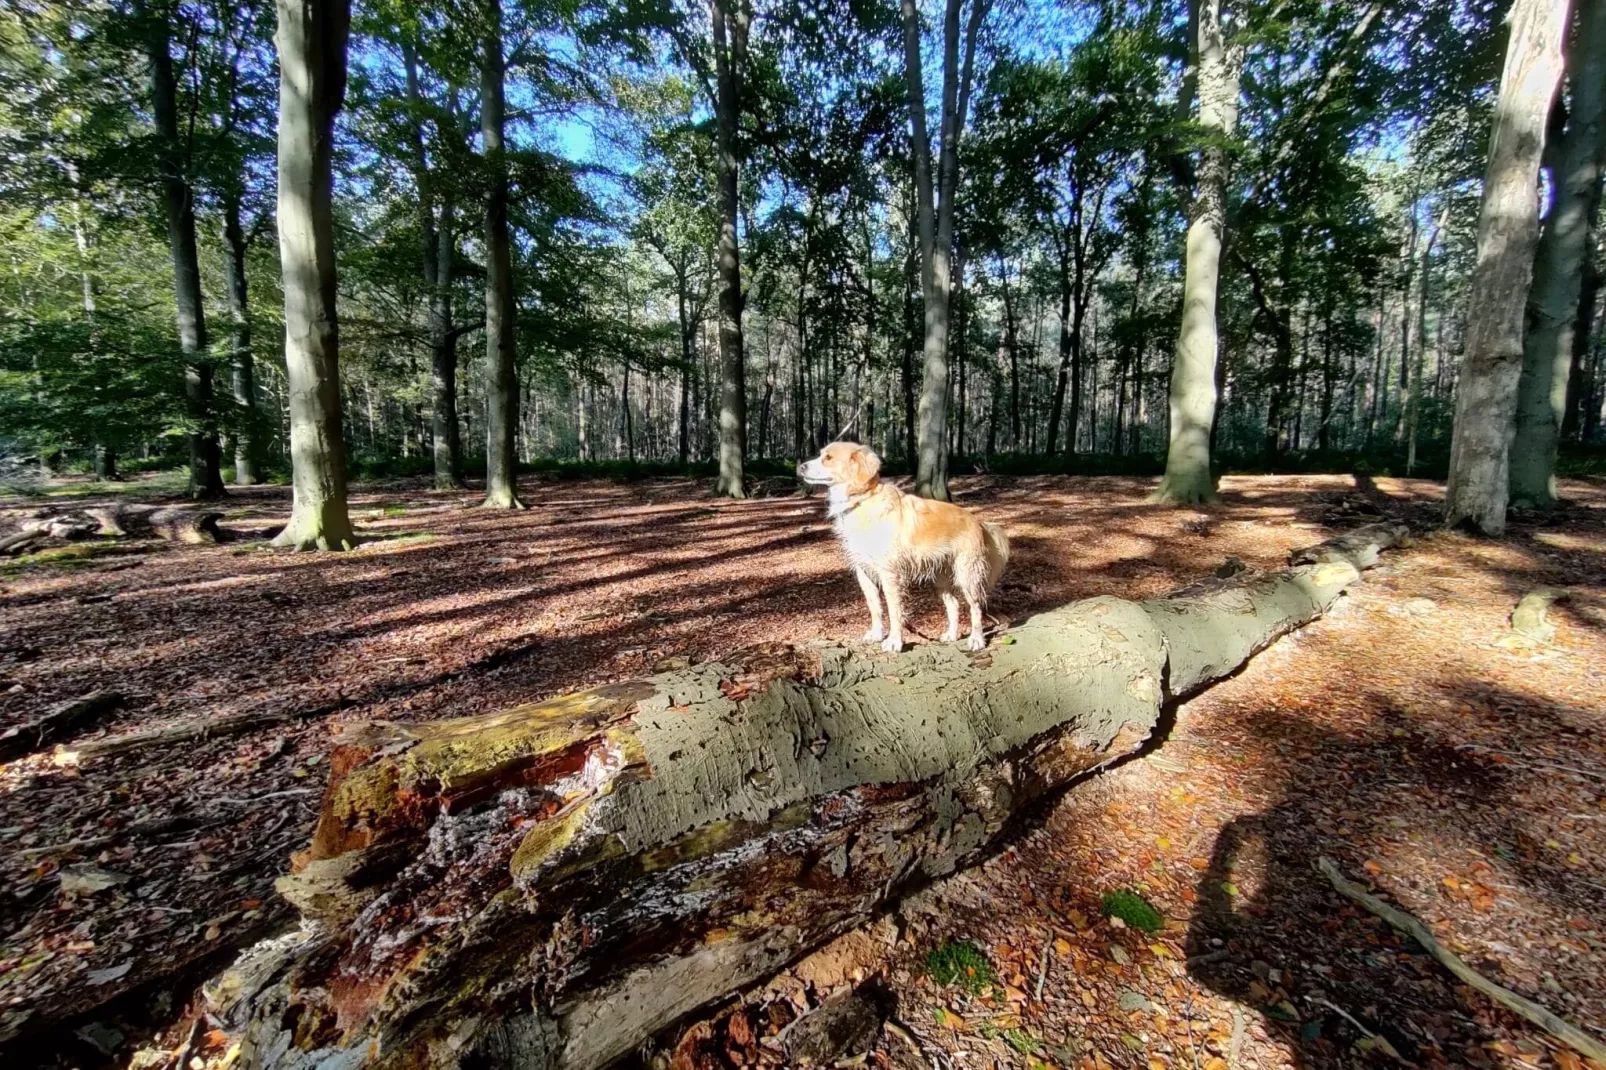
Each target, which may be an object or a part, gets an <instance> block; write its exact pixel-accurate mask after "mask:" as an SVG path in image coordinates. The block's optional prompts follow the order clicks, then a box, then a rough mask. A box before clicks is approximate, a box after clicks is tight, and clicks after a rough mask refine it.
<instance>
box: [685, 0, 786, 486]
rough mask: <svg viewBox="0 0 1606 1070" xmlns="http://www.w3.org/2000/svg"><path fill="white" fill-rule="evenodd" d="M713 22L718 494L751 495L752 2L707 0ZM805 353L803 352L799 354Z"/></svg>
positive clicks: (746, 0) (742, 0)
mask: <svg viewBox="0 0 1606 1070" xmlns="http://www.w3.org/2000/svg"><path fill="white" fill-rule="evenodd" d="M708 13H709V16H710V18H711V19H712V20H713V33H714V66H715V71H716V77H717V80H718V85H717V89H716V100H715V106H714V113H715V125H716V127H717V128H718V130H717V133H718V143H719V144H718V151H719V206H720V220H719V248H718V256H719V352H720V394H719V476H718V478H717V480H716V482H715V485H714V491H715V493H716V494H722V495H724V496H726V497H729V498H743V497H746V496H747V492H746V490H744V489H743V487H742V467H743V464H744V463H745V460H746V457H747V365H746V361H745V358H744V355H743V353H742V258H741V246H740V245H739V243H738V241H737V234H736V224H737V220H738V219H739V218H740V216H741V190H740V186H739V184H738V177H739V175H738V166H739V150H740V146H739V145H738V139H739V137H740V123H741V114H742V77H743V75H744V73H745V71H746V67H747V29H748V24H749V22H750V21H751V19H752V11H751V9H750V8H749V7H748V0H709V4H708ZM800 355H801V354H800Z"/></svg>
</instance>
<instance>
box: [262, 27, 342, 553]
mask: <svg viewBox="0 0 1606 1070" xmlns="http://www.w3.org/2000/svg"><path fill="white" fill-rule="evenodd" d="M276 6H277V10H278V14H279V25H278V29H277V31H276V32H275V33H274V35H273V41H274V45H275V46H276V47H277V48H278V52H279V206H278V207H279V217H278V220H279V260H280V263H281V265H282V268H283V273H284V363H285V371H286V374H287V377H288V381H289V406H290V459H291V471H292V477H291V478H292V486H293V488H294V502H293V505H292V507H291V513H290V522H289V523H288V524H287V525H285V528H284V530H283V531H282V532H280V533H279V535H278V537H277V538H275V539H274V543H275V544H276V545H279V546H291V547H294V548H296V549H298V550H304V549H312V548H314V547H316V548H317V549H319V550H346V549H350V548H351V547H352V545H353V544H354V543H355V541H356V536H355V535H354V534H353V532H352V529H351V519H350V517H349V516H348V515H347V512H346V445H345V439H344V437H343V432H342V427H341V413H340V330H339V318H338V315H337V313H336V299H335V228H334V213H333V210H332V209H333V205H332V200H333V194H334V191H333V180H334V175H333V158H334V131H335V116H336V115H337V114H338V113H339V111H340V106H341V104H342V102H343V101H344V100H345V95H346V44H347V38H348V34H349V31H350V27H351V4H350V0H277V5H276Z"/></svg>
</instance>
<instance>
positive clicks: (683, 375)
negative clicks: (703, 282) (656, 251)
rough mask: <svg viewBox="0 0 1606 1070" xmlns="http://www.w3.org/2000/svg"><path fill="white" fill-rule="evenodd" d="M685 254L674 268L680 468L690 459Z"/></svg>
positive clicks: (689, 332) (689, 350)
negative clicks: (677, 332)
mask: <svg viewBox="0 0 1606 1070" xmlns="http://www.w3.org/2000/svg"><path fill="white" fill-rule="evenodd" d="M686 255H687V254H684V253H683V254H681V261H680V263H679V264H678V265H677V266H676V268H675V315H676V318H677V322H678V323H679V324H680V414H679V421H678V422H679V441H678V443H677V445H678V449H679V455H680V466H681V467H682V468H684V467H686V465H687V464H689V463H690V461H691V365H692V324H691V317H690V315H689V314H688V313H687V309H686V298H687V293H686V290H687V287H688V286H689V285H690V281H689V280H688V279H687V274H688V268H687V265H686Z"/></svg>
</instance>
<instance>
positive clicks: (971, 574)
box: [948, 560, 987, 650]
mask: <svg viewBox="0 0 1606 1070" xmlns="http://www.w3.org/2000/svg"><path fill="white" fill-rule="evenodd" d="M954 579H955V580H957V581H958V586H959V590H960V591H961V592H962V593H963V594H964V596H965V601H966V602H968V603H969V604H970V639H969V640H968V641H967V642H966V643H965V646H966V648H967V649H970V650H982V649H985V648H986V646H987V638H986V636H984V635H983V634H982V613H981V607H982V606H983V605H985V604H986V602H987V562H986V561H985V560H983V561H976V562H968V561H964V560H961V561H960V562H959V564H958V566H957V567H956V568H955V569H954ZM958 609H959V606H958V602H957V600H956V601H955V603H954V605H953V607H952V608H950V609H949V611H948V620H949V626H948V630H949V631H951V632H953V638H954V639H958V638H959V622H958Z"/></svg>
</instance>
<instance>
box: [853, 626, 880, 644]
mask: <svg viewBox="0 0 1606 1070" xmlns="http://www.w3.org/2000/svg"><path fill="white" fill-rule="evenodd" d="M886 635H887V633H886V632H884V631H882V630H881V629H880V628H871V629H870V630H869V631H867V632H865V633H864V634H863V635H862V636H860V637H859V642H861V643H879V642H881V640H882V639H884V638H886Z"/></svg>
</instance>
